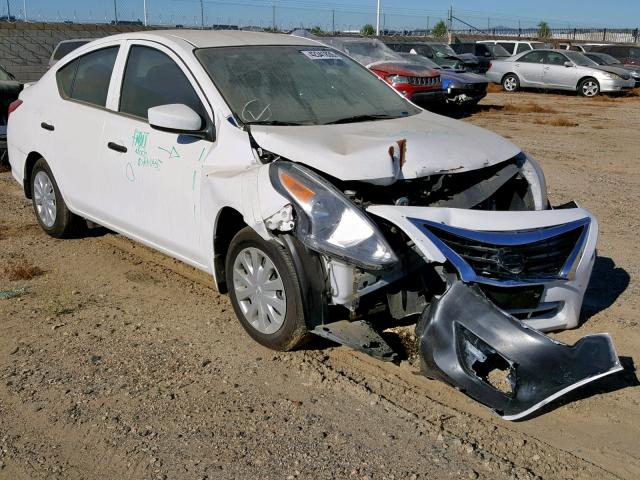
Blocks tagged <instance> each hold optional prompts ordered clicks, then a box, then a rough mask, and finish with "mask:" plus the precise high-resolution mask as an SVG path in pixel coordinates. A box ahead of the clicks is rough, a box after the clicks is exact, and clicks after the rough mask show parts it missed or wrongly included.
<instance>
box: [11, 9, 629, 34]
mask: <svg viewBox="0 0 640 480" xmlns="http://www.w3.org/2000/svg"><path fill="white" fill-rule="evenodd" d="M356 2H357V3H356ZM363 2H364V0H355V2H353V3H352V2H346V0H342V1H341V2H337V1H336V3H325V2H323V0H318V1H314V2H312V1H311V0H297V1H296V2H293V0H270V1H266V0H222V1H214V0H0V21H3V20H4V21H11V22H24V21H27V22H56V23H69V24H72V23H73V24H76V23H78V24H82V23H89V24H93V23H96V24H98V23H99V24H116V23H117V24H119V25H132V26H140V27H143V26H149V27H178V28H194V27H195V28H213V29H243V30H276V31H285V32H287V31H291V30H295V29H297V28H307V29H313V30H314V31H316V32H317V33H322V32H327V33H334V32H340V33H358V32H360V31H361V30H362V28H363V26H364V25H367V24H368V25H371V26H373V27H375V26H376V21H377V18H376V11H375V2H373V1H368V2H367V3H363ZM383 4H384V5H385V8H383V9H382V11H381V15H380V31H381V33H382V34H384V35H386V36H430V35H431V34H432V29H433V27H434V26H435V25H436V23H438V22H440V21H443V22H445V23H448V19H449V16H450V15H451V23H449V25H450V27H451V31H452V33H453V34H454V35H464V36H465V37H468V36H477V37H491V36H495V37H523V38H525V37H526V38H532V37H537V36H538V30H537V27H536V25H537V23H538V21H536V20H534V19H526V18H522V19H519V18H517V17H501V16H494V17H491V16H490V15H487V14H483V13H481V12H470V11H469V12H467V11H463V10H460V11H455V12H454V11H453V10H451V11H448V10H444V9H442V10H428V9H415V8H414V9H402V8H399V7H396V6H394V5H393V4H392V3H391V2H390V1H389V0H387V1H385V2H383ZM453 13H455V16H454V15H453ZM505 24H512V25H517V28H516V27H515V26H513V27H510V26H498V25H505ZM548 24H549V27H551V28H550V30H549V32H550V35H551V36H550V37H549V38H550V39H557V40H569V41H592V42H596V41H597V42H621V43H638V42H640V38H639V35H638V29H637V28H627V29H621V28H604V27H602V28H582V27H578V26H575V27H571V26H560V25H557V24H554V22H552V21H550V22H548Z"/></svg>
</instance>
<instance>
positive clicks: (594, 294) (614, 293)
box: [579, 257, 631, 325]
mask: <svg viewBox="0 0 640 480" xmlns="http://www.w3.org/2000/svg"><path fill="white" fill-rule="evenodd" d="M630 281H631V277H630V276H629V273H628V272H627V271H626V270H625V269H624V268H622V267H620V266H618V265H616V263H615V261H614V260H613V259H611V258H609V257H596V261H595V264H594V266H593V272H592V274H591V280H590V281H589V286H588V287H587V292H586V293H585V296H584V303H583V304H582V315H581V316H580V322H579V325H583V324H584V323H585V322H586V321H588V320H589V319H590V318H591V317H593V316H594V315H596V314H597V313H599V312H601V311H602V310H605V309H607V308H609V307H610V306H611V305H613V304H614V303H615V302H616V300H618V297H619V296H620V295H622V293H623V292H624V291H625V290H626V289H627V287H628V286H629V282H630Z"/></svg>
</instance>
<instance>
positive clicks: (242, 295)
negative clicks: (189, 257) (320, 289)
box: [226, 227, 308, 351]
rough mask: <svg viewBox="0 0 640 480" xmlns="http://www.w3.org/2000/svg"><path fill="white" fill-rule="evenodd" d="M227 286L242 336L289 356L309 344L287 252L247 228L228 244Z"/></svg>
mask: <svg viewBox="0 0 640 480" xmlns="http://www.w3.org/2000/svg"><path fill="white" fill-rule="evenodd" d="M226 277H227V278H226V281H227V285H228V287H229V296H230V298H231V303H232V305H233V309H234V311H235V313H236V316H237V317H238V319H239V320H240V323H241V325H242V326H243V328H244V329H245V330H246V331H247V333H248V334H249V335H250V336H251V337H252V338H253V339H254V340H255V341H257V342H258V343H260V344H261V345H264V346H265V347H268V348H271V349H273V350H285V351H286V350H292V349H294V348H296V347H298V346H300V345H302V344H303V343H304V342H305V341H306V340H307V338H308V329H307V324H306V321H305V315H304V308H303V305H302V296H301V292H300V285H299V282H298V275H297V272H296V271H295V267H294V264H293V260H292V258H291V256H290V255H289V253H288V251H287V250H285V249H284V248H283V247H281V246H280V245H278V244H276V243H274V242H268V241H266V240H264V239H263V238H262V237H260V236H259V235H258V234H257V233H256V232H255V231H254V230H253V229H251V228H250V227H246V228H244V229H243V230H241V231H240V232H239V233H238V234H237V235H236V236H235V237H234V238H233V240H232V241H231V245H230V247H229V253H228V255H227V260H226Z"/></svg>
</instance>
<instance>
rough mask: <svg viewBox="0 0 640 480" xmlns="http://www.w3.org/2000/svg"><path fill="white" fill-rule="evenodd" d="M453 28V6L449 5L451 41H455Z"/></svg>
mask: <svg viewBox="0 0 640 480" xmlns="http://www.w3.org/2000/svg"><path fill="white" fill-rule="evenodd" d="M452 29H453V6H451V7H449V28H448V30H449V32H448V33H449V43H451V42H453V33H452V32H451V30H452Z"/></svg>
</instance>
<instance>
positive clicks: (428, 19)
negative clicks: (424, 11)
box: [427, 17, 431, 34]
mask: <svg viewBox="0 0 640 480" xmlns="http://www.w3.org/2000/svg"><path fill="white" fill-rule="evenodd" d="M430 22H431V17H427V34H428V33H429V23H430Z"/></svg>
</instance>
